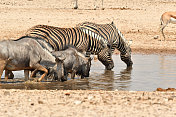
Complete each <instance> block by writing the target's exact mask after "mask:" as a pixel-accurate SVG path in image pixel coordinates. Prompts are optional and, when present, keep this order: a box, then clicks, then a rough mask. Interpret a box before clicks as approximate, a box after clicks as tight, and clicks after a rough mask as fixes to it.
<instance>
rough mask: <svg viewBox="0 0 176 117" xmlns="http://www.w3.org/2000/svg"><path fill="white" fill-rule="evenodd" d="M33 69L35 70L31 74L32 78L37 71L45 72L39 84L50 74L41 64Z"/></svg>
mask: <svg viewBox="0 0 176 117" xmlns="http://www.w3.org/2000/svg"><path fill="white" fill-rule="evenodd" d="M33 68H34V69H35V70H34V71H33V72H32V73H31V76H33V75H34V73H35V72H36V71H37V70H40V71H44V74H43V75H42V76H41V77H40V78H39V79H38V81H39V82H40V81H41V80H42V79H43V78H44V77H45V76H46V75H47V74H48V70H47V69H46V68H45V67H43V66H42V65H40V64H39V63H37V64H35V65H33Z"/></svg>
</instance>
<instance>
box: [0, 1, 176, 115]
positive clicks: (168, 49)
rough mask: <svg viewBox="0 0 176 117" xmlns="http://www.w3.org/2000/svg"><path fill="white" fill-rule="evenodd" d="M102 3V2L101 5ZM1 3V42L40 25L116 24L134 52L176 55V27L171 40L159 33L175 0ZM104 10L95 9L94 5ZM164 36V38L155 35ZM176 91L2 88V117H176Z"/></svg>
mask: <svg viewBox="0 0 176 117" xmlns="http://www.w3.org/2000/svg"><path fill="white" fill-rule="evenodd" d="M95 1H96V2H95ZM95 1H94V0H79V2H78V5H79V9H78V10H74V9H72V8H73V1H72V0H1V1H0V39H1V40H6V39H17V38H19V37H21V36H22V35H24V34H25V32H26V30H27V29H29V28H30V27H32V26H34V25H37V24H46V25H53V26H59V27H73V26H76V24H78V23H81V22H84V21H91V22H95V23H110V22H111V21H114V23H115V24H116V26H117V27H118V29H119V30H120V31H121V32H122V33H123V34H124V36H125V37H126V39H127V40H133V44H132V45H131V48H132V51H133V53H135V52H140V53H141V52H143V53H159V54H161V53H166V54H170V53H172V54H175V51H176V46H175V45H176V35H175V33H176V30H175V29H176V25H174V24H169V25H168V27H166V29H165V34H166V38H167V39H166V41H160V40H161V39H162V38H161V36H160V33H159V32H158V28H159V24H160V16H161V14H162V13H164V12H166V11H175V10H176V1H175V0H172V1H171V0H104V6H103V7H104V8H105V9H104V10H101V8H102V6H101V1H100V0H95ZM95 3H96V5H97V6H98V7H99V8H97V10H93V9H94V4H95ZM156 36H159V38H158V39H154V37H156ZM175 95H176V93H175V92H164V93H163V92H121V91H45V90H44V91H37V90H33V91H26V90H0V107H1V109H0V116H3V117H13V116H15V117H16V116H18V117H20V116H21V117H24V116H36V117H40V116H41V117H45V116H46V117H49V116H51V117H57V116H60V117H62V116H74V117H75V116H78V117H82V116H93V117H95V116H96V117H98V116H106V117H107V116H111V117H114V116H118V117H119V116H128V117H129V116H135V117H136V116H139V117H142V116H144V117H146V116H150V117H152V116H156V117H158V116H159V117H166V116H169V117H170V116H173V117H174V116H176V111H175V110H176V105H175V104H176V98H175Z"/></svg>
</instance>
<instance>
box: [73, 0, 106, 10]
mask: <svg viewBox="0 0 176 117" xmlns="http://www.w3.org/2000/svg"><path fill="white" fill-rule="evenodd" d="M96 2H97V0H95V2H94V10H96V8H97V6H96ZM101 4H102V10H104V8H103V0H101ZM73 8H74V9H78V0H74V7H73Z"/></svg>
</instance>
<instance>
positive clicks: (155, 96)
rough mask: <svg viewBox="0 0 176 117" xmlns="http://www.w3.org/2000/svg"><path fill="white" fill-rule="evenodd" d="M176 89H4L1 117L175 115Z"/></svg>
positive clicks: (144, 116)
mask: <svg viewBox="0 0 176 117" xmlns="http://www.w3.org/2000/svg"><path fill="white" fill-rule="evenodd" d="M175 102H176V92H142V91H141V92H135V91H131V92H129V91H87V90H72V91H70V90H65V91H63V90H59V91H57V90H42V91H39V90H1V91H0V106H1V109H0V116H1V117H16V116H18V117H174V116H176V111H175V110H176V103H175Z"/></svg>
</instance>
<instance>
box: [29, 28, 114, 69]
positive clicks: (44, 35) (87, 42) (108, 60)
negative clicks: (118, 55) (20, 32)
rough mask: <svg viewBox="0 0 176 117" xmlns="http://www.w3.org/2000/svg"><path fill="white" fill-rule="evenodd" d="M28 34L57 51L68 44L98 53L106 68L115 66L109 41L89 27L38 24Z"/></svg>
mask: <svg viewBox="0 0 176 117" xmlns="http://www.w3.org/2000/svg"><path fill="white" fill-rule="evenodd" d="M26 36H29V37H33V38H36V39H37V38H39V39H43V40H44V41H45V42H47V43H49V44H50V45H51V46H52V47H53V50H55V51H58V50H63V49H64V48H65V47H66V46H68V45H73V46H75V47H76V48H77V50H78V51H82V52H89V53H91V54H96V55H97V54H98V55H99V58H100V61H103V62H102V63H103V64H104V65H105V66H106V69H112V68H113V67H114V63H113V60H112V57H111V50H110V49H109V48H108V46H107V45H108V41H107V40H106V39H104V38H103V37H102V36H101V35H98V34H96V33H95V32H93V31H91V30H89V29H81V28H79V27H74V28H59V27H54V26H47V25H37V26H34V27H32V28H31V29H29V30H28V31H27V33H26ZM100 53H103V54H106V55H108V56H104V55H102V54H100Z"/></svg>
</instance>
